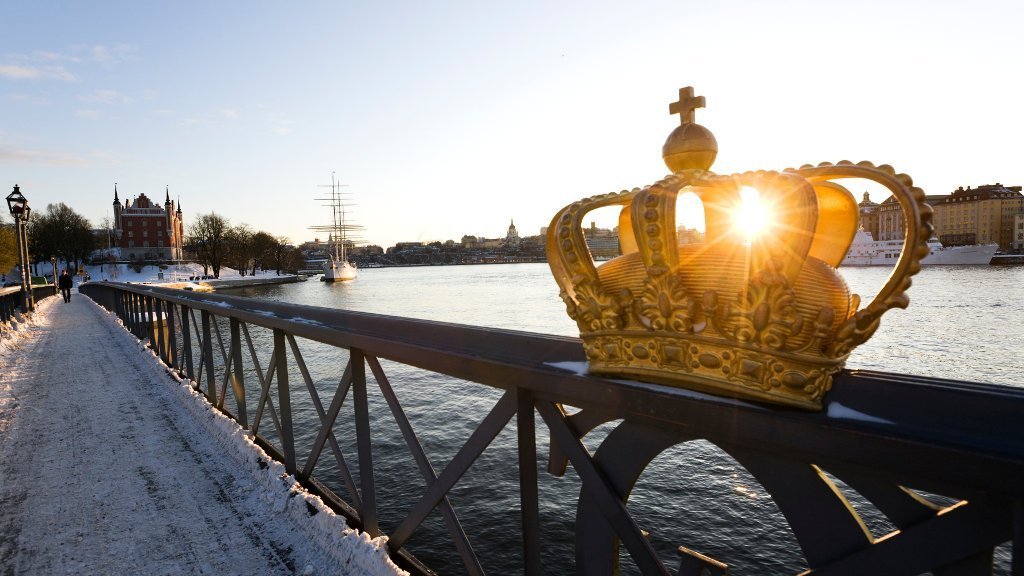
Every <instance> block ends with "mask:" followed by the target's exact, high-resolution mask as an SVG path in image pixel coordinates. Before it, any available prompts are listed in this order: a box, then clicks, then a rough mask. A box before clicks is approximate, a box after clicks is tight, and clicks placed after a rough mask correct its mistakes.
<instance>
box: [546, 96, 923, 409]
mask: <svg viewBox="0 0 1024 576" xmlns="http://www.w3.org/2000/svg"><path fill="white" fill-rule="evenodd" d="M679 95H680V98H679V101H678V102H675V103H674V104H672V105H671V106H670V107H669V111H670V113H672V114H679V115H680V118H681V124H680V126H678V127H677V128H676V129H675V130H674V131H673V132H672V134H671V135H669V137H668V139H667V141H666V142H665V145H664V147H663V149H662V157H663V158H664V160H665V163H666V165H667V166H668V167H669V169H670V170H672V172H673V173H672V174H670V175H669V176H667V177H666V178H664V179H663V180H661V181H659V182H656V183H654V184H652V185H650V186H647V187H646V188H643V189H633V190H629V191H622V192H619V193H611V194H603V195H599V196H593V197H591V198H587V199H585V200H581V201H578V202H574V203H573V204H571V205H569V206H566V207H565V208H563V209H562V210H560V211H559V212H558V214H556V215H555V217H554V219H553V220H552V221H551V226H550V227H549V228H548V232H547V252H548V262H549V263H550V265H551V271H552V273H553V274H554V276H555V280H556V281H557V282H558V284H559V286H560V287H561V297H562V300H563V301H564V302H565V304H566V308H567V312H568V314H569V316H570V317H571V318H572V319H573V320H575V321H576V323H577V324H578V325H579V328H580V336H581V338H582V339H583V344H584V348H585V350H586V355H587V360H588V362H589V369H590V372H591V373H594V374H603V375H611V376H620V377H629V378H635V379H638V380H648V381H654V382H660V383H664V384H668V385H672V386H679V387H684V388H692V389H696V390H701V391H705V392H712V393H716V394H722V395H727V396H734V397H739V398H746V399H753V400H760V401H767V402H773V403H778V404H784V405H789V406H795V407H799V408H805V409H820V408H821V400H822V395H823V394H824V393H825V392H828V390H829V389H830V388H831V385H832V375H833V374H835V373H836V372H838V371H839V370H840V369H841V368H842V367H843V363H844V362H845V361H846V358H847V357H848V356H849V355H850V351H852V350H853V349H854V348H855V347H856V346H858V345H860V344H862V343H863V342H865V341H866V340H867V339H868V338H870V337H871V335H872V334H873V333H874V332H875V330H876V329H877V328H878V324H879V319H880V317H881V315H882V314H883V313H884V312H885V311H887V310H889V309H890V308H893V307H899V308H906V306H907V304H908V302H909V299H908V298H907V295H906V290H907V288H909V287H910V277H911V276H912V275H914V274H916V273H917V271H918V270H919V269H920V260H921V258H923V257H925V256H927V255H928V247H927V240H928V238H929V237H930V236H931V234H932V226H931V208H930V207H929V206H928V205H927V204H925V203H924V192H923V191H922V190H921V189H920V188H915V187H913V183H912V181H911V179H910V177H909V176H907V175H906V174H897V173H896V171H895V170H893V169H892V167H890V166H887V165H882V166H875V165H873V164H871V163H870V162H860V163H857V164H854V163H852V162H848V161H842V162H839V163H836V164H828V163H823V164H819V165H817V166H811V165H806V166H803V167H801V168H800V169H792V168H787V169H786V170H783V171H781V172H767V171H758V172H745V173H742V174H732V175H718V174H715V173H713V172H710V171H709V170H710V168H711V164H712V163H713V162H714V160H715V156H716V155H717V153H718V144H717V142H716V141H715V137H714V135H712V134H711V132H710V131H709V130H708V129H707V128H704V127H703V126H700V125H699V124H696V123H694V110H695V109H696V108H701V107H703V106H704V98H703V97H702V96H701V97H694V96H693V89H692V88H684V89H682V90H680V91H679ZM844 178H858V179H864V180H870V181H873V182H875V183H877V184H880V185H881V186H884V187H885V188H887V189H888V190H889V191H890V192H891V193H892V194H893V196H894V197H895V198H896V199H897V200H898V201H899V203H900V206H901V207H902V209H903V214H904V217H905V218H906V224H907V226H906V230H907V231H906V239H905V242H904V245H903V253H902V254H901V256H900V258H899V259H898V260H897V262H896V265H895V267H894V269H893V272H892V274H891V276H890V277H889V279H888V280H887V282H886V283H885V285H884V286H883V287H882V289H881V290H880V291H879V293H878V295H877V296H876V297H875V299H874V300H873V301H872V302H871V303H870V304H868V305H867V306H865V307H863V308H861V307H860V297H859V296H857V295H856V294H851V293H850V290H849V288H848V287H847V285H846V282H845V281H844V280H843V278H842V276H841V275H840V274H839V273H838V271H837V270H836V267H837V266H838V265H839V263H840V262H841V261H842V259H843V257H844V256H845V255H846V252H847V250H848V249H849V247H850V243H851V242H852V241H853V237H854V234H855V233H856V231H857V228H858V207H857V202H856V200H855V199H854V197H853V195H852V194H851V193H850V192H849V191H848V190H847V189H846V188H843V187H842V186H840V185H839V184H837V183H835V182H834V181H835V180H841V179H844ZM686 192H691V193H693V194H694V195H695V196H696V197H697V198H699V200H700V203H701V205H702V208H703V215H704V222H705V231H704V241H703V242H700V243H686V244H680V243H679V241H678V239H677V229H676V201H677V198H678V196H679V195H680V194H682V193H686ZM752 198H756V199H757V202H752V201H751V199H752ZM607 206H621V211H620V214H619V245H620V248H621V250H622V256H619V257H617V258H615V259H613V260H610V261H608V262H605V263H604V264H602V265H601V266H599V267H597V266H595V264H594V261H593V258H592V257H591V255H590V250H589V249H588V247H587V241H586V236H585V234H584V231H583V228H582V223H583V221H584V218H585V216H586V215H587V213H588V212H591V211H592V210H595V209H598V208H603V207H607ZM752 206H753V207H752Z"/></svg>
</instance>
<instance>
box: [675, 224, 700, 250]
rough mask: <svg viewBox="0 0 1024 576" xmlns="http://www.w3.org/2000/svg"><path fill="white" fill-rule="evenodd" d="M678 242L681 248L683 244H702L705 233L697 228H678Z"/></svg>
mask: <svg viewBox="0 0 1024 576" xmlns="http://www.w3.org/2000/svg"><path fill="white" fill-rule="evenodd" d="M676 242H677V243H678V244H679V245H680V246H682V245H683V244H700V243H701V242H704V233H703V232H701V231H700V230H697V229H696V228H687V227H686V226H676Z"/></svg>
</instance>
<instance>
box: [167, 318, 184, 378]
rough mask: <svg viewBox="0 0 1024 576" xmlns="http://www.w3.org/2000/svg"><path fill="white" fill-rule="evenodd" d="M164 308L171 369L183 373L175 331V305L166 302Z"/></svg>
mask: <svg viewBox="0 0 1024 576" xmlns="http://www.w3.org/2000/svg"><path fill="white" fill-rule="evenodd" d="M164 308H165V309H166V310H167V357H168V358H170V360H171V368H174V369H175V370H177V371H178V373H179V374H180V373H181V366H180V364H179V362H178V335H177V334H176V333H175V330H174V325H175V322H174V304H173V303H172V302H164Z"/></svg>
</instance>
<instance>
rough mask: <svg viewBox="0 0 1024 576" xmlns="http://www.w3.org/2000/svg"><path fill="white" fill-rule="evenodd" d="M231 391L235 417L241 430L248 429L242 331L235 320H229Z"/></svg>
mask: <svg viewBox="0 0 1024 576" xmlns="http://www.w3.org/2000/svg"><path fill="white" fill-rule="evenodd" d="M231 391H232V392H233V393H234V395H235V407H236V408H237V410H238V412H237V413H236V414H235V417H236V418H237V419H238V423H239V424H240V425H241V426H242V428H248V427H249V419H248V417H247V416H246V413H245V373H244V372H243V371H242V330H241V327H240V325H239V322H238V319H237V318H232V319H231Z"/></svg>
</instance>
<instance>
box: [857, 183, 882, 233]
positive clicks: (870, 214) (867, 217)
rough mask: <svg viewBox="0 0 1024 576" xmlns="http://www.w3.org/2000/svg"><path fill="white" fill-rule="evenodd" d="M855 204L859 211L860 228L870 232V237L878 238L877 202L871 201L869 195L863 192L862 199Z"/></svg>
mask: <svg viewBox="0 0 1024 576" xmlns="http://www.w3.org/2000/svg"><path fill="white" fill-rule="evenodd" d="M857 206H858V211H859V212H860V228H861V230H864V231H865V232H867V233H869V234H871V238H872V239H874V240H880V238H879V237H878V202H872V201H871V195H870V194H869V193H868V192H865V193H864V199H863V200H861V201H860V204H857Z"/></svg>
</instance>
